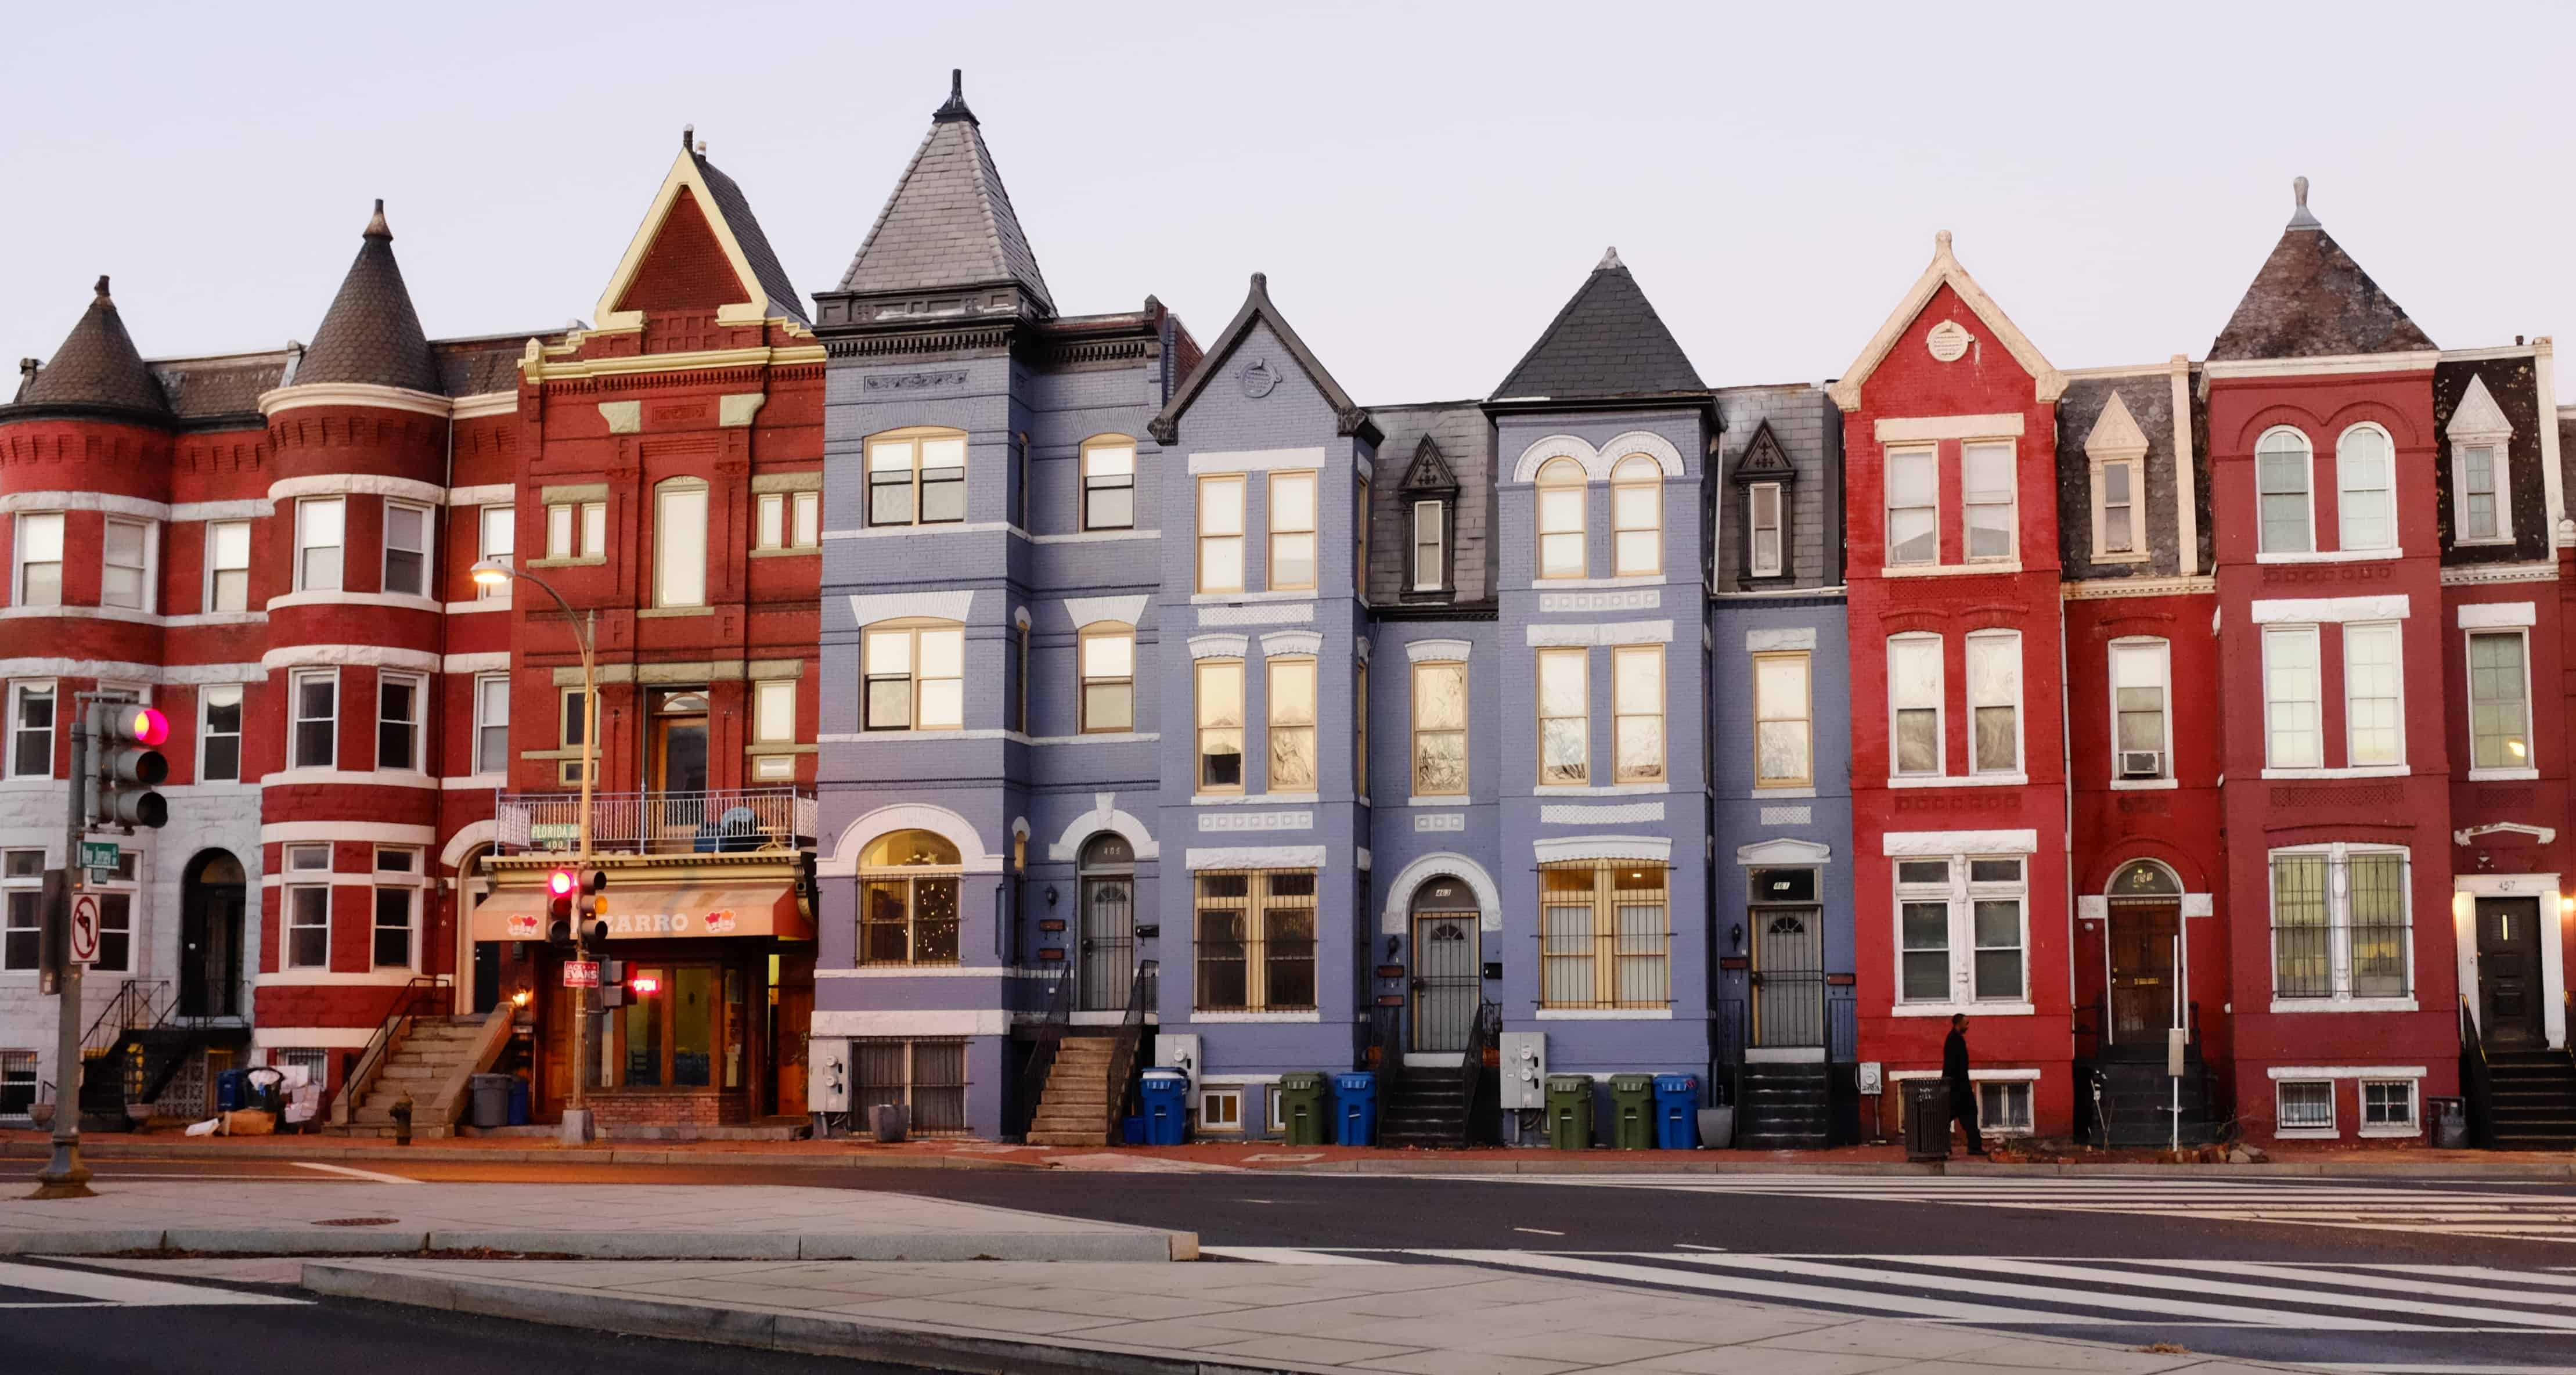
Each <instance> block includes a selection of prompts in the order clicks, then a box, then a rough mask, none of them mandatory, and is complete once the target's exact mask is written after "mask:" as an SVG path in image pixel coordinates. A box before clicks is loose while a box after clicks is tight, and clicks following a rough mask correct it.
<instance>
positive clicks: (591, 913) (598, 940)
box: [578, 869, 608, 949]
mask: <svg viewBox="0 0 2576 1375" xmlns="http://www.w3.org/2000/svg"><path fill="white" fill-rule="evenodd" d="M607 891H608V871H607V870H605V869H593V870H591V871H590V877H589V878H586V879H584V880H582V884H581V900H580V902H579V904H578V912H579V915H580V917H581V929H582V933H583V937H584V940H585V942H586V943H587V944H589V945H592V946H594V947H597V948H600V949H605V948H607V945H608V899H607V898H605V897H602V896H600V895H601V894H603V893H605V892H607Z"/></svg>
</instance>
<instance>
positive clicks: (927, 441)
mask: <svg viewBox="0 0 2576 1375" xmlns="http://www.w3.org/2000/svg"><path fill="white" fill-rule="evenodd" d="M964 519H966V434H965V432H964V431H962V430H938V429H911V430H889V431H887V432H886V433H884V434H881V435H873V436H871V437H870V438H869V439H868V524H869V525H871V526H879V525H941V524H948V523H952V522H955V521H961V520H964Z"/></svg>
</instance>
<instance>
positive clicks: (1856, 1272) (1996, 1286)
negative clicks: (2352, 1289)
mask: <svg viewBox="0 0 2576 1375" xmlns="http://www.w3.org/2000/svg"><path fill="white" fill-rule="evenodd" d="M1640 1254H1643V1253H1640ZM1672 1259H1675V1260H1680V1261H1686V1262H1688V1263H1689V1264H1692V1265H1705V1266H1709V1267H1711V1268H1713V1269H1725V1270H1737V1269H1742V1270H1757V1271H1761V1272H1764V1273H1766V1274H1778V1275H1797V1276H1800V1277H1803V1278H1807V1279H1823V1280H1844V1281H1857V1282H1861V1283H1867V1284H1887V1285H1899V1286H1919V1287H1922V1288H1926V1289H1946V1290H1952V1291H1955V1292H1958V1293H1961V1294H1968V1295H1974V1296H1976V1297H1979V1298H1990V1299H2021V1300H2025V1301H2028V1302H2032V1303H2062V1304H2067V1305H2071V1306H2073V1307H2077V1308H2092V1309H2105V1310H2109V1311H2112V1312H2129V1313H2153V1314H2156V1315H2158V1316H2160V1317H2173V1318H2201V1319H2206V1320H2209V1321H2213V1322H2233V1323H2244V1324H2247V1325H2249V1326H2254V1327H2298V1328H2306V1329H2309V1330H2321V1331H2334V1332H2412V1331H2424V1330H2428V1325H2427V1324H2422V1323H2397V1322H2384V1321H2381V1320H2379V1319H2376V1318H2350V1317H2343V1316H2339V1315H2336V1314H2328V1313H2285V1312H2281V1311H2278V1310H2275V1309H2269V1308H2249V1307H2246V1306H2245V1305H2242V1304H2233V1303H2195V1302H2193V1301H2191V1300H2188V1299H2159V1298H2150V1297H2147V1296H2145V1295H2140V1294H2088V1293H2086V1292H2085V1291H2083V1290H2081V1289H2057V1288H2052V1287H2050V1286H2047V1285H2040V1284H2015V1283H2011V1282H2009V1281H2004V1280H1980V1279H1974V1278H1969V1277H1966V1276H1953V1275H1938V1274H1922V1273H1919V1272H1913V1271H1895V1270H1880V1269H1874V1268H1872V1267H1871V1266H1869V1265H1861V1264H1834V1263H1830V1262H1826V1261H1816V1260H1799V1259H1797V1258H1795V1257H1790V1256H1675V1257H1672ZM1855 1259H1857V1260H1865V1261H1875V1260H1888V1259H1894V1257H1881V1256H1863V1257H1855ZM1904 1259H1905V1260H1907V1261H1908V1262H1911V1263H1914V1264H1923V1263H1926V1258H1925V1257H1922V1256H1907V1257H1904ZM2009 1266H2010V1263H2006V1264H2005V1265H2001V1266H1998V1267H1996V1268H1997V1269H1998V1271H1999V1272H2000V1273H2005V1274H2013V1273H2021V1274H2031V1275H2033V1276H2034V1277H2048V1278H2059V1279H2082V1280H2094V1281H2097V1282H2103V1283H2112V1284H2119V1283H2125V1282H2126V1281H2125V1279H2124V1278H2122V1277H2120V1272H2118V1271H2112V1270H2100V1269H2095V1268H2093V1267H2090V1266H2071V1265H2064V1266H2047V1265H2041V1266H2031V1267H2029V1268H2027V1269H2024V1270H2018V1271H2016V1270H2014V1269H2011V1268H2009ZM2239 1287H2250V1286H2239ZM2213 1292H2216V1291H2215V1289H2214V1288H2213ZM2015 1311H2019V1312H2021V1313H2023V1315H2024V1316H2023V1318H2022V1321H2024V1322H2031V1321H2035V1320H2037V1318H2036V1315H2033V1314H2031V1313H2030V1311H2029V1310H2026V1309H2024V1310H2015ZM2516 1316H2519V1315H2516Z"/></svg>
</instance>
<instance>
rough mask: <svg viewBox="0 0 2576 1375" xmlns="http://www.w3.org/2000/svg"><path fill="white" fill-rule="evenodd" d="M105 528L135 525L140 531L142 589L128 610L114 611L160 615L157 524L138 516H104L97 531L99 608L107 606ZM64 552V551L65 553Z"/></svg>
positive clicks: (158, 529)
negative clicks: (141, 529)
mask: <svg viewBox="0 0 2576 1375" xmlns="http://www.w3.org/2000/svg"><path fill="white" fill-rule="evenodd" d="M106 525H139V526H141V527H142V528H143V587H142V591H141V594H140V595H139V596H138V597H137V598H136V602H137V605H134V606H131V607H117V608H114V609H116V610H121V611H134V612H138V613H140V614H142V615H146V616H157V615H159V614H161V522H159V521H157V520H152V519H148V518H146V517H142V516H116V515H111V516H109V517H107V519H106V521H105V523H104V524H103V525H102V526H101V528H100V532H99V535H100V538H99V549H98V577H99V594H98V602H99V605H100V606H102V607H104V606H107V605H108V601H107V539H106V529H105V526H106ZM66 552H68V550H67V551H66Z"/></svg>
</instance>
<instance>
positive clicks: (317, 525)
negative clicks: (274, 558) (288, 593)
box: [295, 497, 349, 592]
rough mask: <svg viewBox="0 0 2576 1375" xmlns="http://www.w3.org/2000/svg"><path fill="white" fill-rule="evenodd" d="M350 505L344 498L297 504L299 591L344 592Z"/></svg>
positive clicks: (310, 499) (296, 544) (297, 582)
mask: <svg viewBox="0 0 2576 1375" xmlns="http://www.w3.org/2000/svg"><path fill="white" fill-rule="evenodd" d="M348 508H349V503H348V501H347V499H345V498H342V497H306V498H304V499H303V500H301V501H298V502H296V503H295V590H296V591H298V592H337V591H339V590H340V556H341V553H342V545H343V543H344V541H345V539H346V533H345V531H346V528H347V526H346V521H347V516H348Z"/></svg>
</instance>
